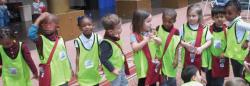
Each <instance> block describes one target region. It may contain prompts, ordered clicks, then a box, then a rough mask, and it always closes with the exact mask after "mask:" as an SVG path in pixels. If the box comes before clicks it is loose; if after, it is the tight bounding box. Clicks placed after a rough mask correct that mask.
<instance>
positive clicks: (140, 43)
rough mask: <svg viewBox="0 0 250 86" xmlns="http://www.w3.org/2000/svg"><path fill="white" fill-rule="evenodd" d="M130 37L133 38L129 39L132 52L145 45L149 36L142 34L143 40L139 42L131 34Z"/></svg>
mask: <svg viewBox="0 0 250 86" xmlns="http://www.w3.org/2000/svg"><path fill="white" fill-rule="evenodd" d="M132 38H133V39H134V41H131V46H132V49H133V51H134V52H136V51H139V50H141V49H142V48H143V46H144V45H146V44H147V43H148V42H149V40H150V37H147V36H143V40H142V41H141V42H137V41H136V38H135V37H133V36H132V37H131V40H132Z"/></svg>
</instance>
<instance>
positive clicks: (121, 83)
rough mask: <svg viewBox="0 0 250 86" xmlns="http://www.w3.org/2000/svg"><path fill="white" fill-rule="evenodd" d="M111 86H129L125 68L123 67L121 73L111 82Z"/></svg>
mask: <svg viewBox="0 0 250 86" xmlns="http://www.w3.org/2000/svg"><path fill="white" fill-rule="evenodd" d="M111 86H128V80H127V78H126V74H125V70H124V68H122V69H121V71H120V73H119V75H118V76H117V77H116V79H115V80H113V81H112V82H111Z"/></svg>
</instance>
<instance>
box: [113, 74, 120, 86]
mask: <svg viewBox="0 0 250 86" xmlns="http://www.w3.org/2000/svg"><path fill="white" fill-rule="evenodd" d="M120 85H121V76H120V74H119V75H118V76H117V77H116V79H115V80H113V81H112V82H111V86H120Z"/></svg>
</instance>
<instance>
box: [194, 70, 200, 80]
mask: <svg viewBox="0 0 250 86" xmlns="http://www.w3.org/2000/svg"><path fill="white" fill-rule="evenodd" d="M192 80H193V81H198V82H201V75H200V72H199V71H197V72H196V75H195V76H193V77H192Z"/></svg>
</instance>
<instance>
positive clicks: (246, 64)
mask: <svg viewBox="0 0 250 86" xmlns="http://www.w3.org/2000/svg"><path fill="white" fill-rule="evenodd" d="M244 66H245V68H246V71H247V72H250V69H249V66H250V64H249V63H248V62H247V61H244Z"/></svg>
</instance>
